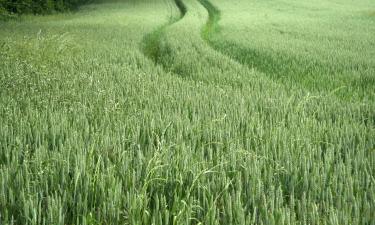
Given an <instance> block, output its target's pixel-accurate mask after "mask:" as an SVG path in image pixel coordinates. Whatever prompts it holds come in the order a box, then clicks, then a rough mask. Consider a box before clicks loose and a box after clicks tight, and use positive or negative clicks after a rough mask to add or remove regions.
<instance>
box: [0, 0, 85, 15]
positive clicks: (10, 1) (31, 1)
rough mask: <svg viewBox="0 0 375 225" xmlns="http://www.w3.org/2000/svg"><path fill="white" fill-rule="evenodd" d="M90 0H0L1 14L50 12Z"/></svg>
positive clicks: (67, 8)
mask: <svg viewBox="0 0 375 225" xmlns="http://www.w3.org/2000/svg"><path fill="white" fill-rule="evenodd" d="M89 1H91V0H0V14H1V13H15V14H25V13H33V14H48V13H52V12H61V11H66V10H71V9H74V8H77V7H78V6H80V5H82V4H85V3H87V2H89Z"/></svg>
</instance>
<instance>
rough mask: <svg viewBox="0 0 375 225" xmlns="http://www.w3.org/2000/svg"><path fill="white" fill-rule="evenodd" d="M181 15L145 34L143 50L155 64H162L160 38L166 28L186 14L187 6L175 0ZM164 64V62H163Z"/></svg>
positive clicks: (179, 0)
mask: <svg viewBox="0 0 375 225" xmlns="http://www.w3.org/2000/svg"><path fill="white" fill-rule="evenodd" d="M174 2H175V4H176V6H177V8H178V10H179V11H180V15H179V16H178V17H171V18H170V20H169V21H168V22H167V23H166V24H164V25H162V26H160V27H159V28H157V29H156V30H154V31H153V32H151V33H149V34H147V35H146V36H144V38H143V40H142V44H141V49H142V52H143V53H144V54H145V55H146V56H147V57H149V58H150V59H151V60H152V61H154V63H155V64H160V59H161V58H162V55H163V53H162V52H163V49H161V45H160V39H161V37H162V36H163V34H164V31H165V29H166V28H167V27H168V26H170V25H172V24H174V23H176V22H178V21H179V20H181V19H182V18H183V17H184V16H185V14H186V7H185V5H184V4H183V3H182V1H181V0H174ZM161 65H162V64H161Z"/></svg>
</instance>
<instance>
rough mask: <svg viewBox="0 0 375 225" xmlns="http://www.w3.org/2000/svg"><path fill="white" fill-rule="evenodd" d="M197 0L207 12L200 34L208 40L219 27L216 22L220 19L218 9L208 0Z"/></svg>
mask: <svg viewBox="0 0 375 225" xmlns="http://www.w3.org/2000/svg"><path fill="white" fill-rule="evenodd" d="M199 2H200V3H201V4H202V5H203V7H204V8H206V10H207V12H208V20H207V23H206V25H205V26H204V27H203V30H202V36H203V39H205V40H206V41H207V42H209V38H210V35H212V34H213V33H214V32H216V31H217V30H218V28H219V25H218V22H219V20H220V10H219V9H218V8H216V7H215V6H214V5H213V4H212V3H211V2H210V1H208V0H199Z"/></svg>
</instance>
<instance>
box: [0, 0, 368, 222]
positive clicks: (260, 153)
mask: <svg viewBox="0 0 375 225" xmlns="http://www.w3.org/2000/svg"><path fill="white" fill-rule="evenodd" d="M286 2H287V3H290V4H292V3H293V4H297V6H300V7H301V8H302V9H301V8H298V7H294V9H293V12H295V13H296V14H298V13H302V14H303V13H304V10H305V8H303V7H302V6H305V5H307V6H306V7H308V8H311V7H313V6H311V5H310V4H309V3H307V1H302V2H301V3H296V2H294V1H292V0H288V1H286ZM361 2H362V0H361ZM363 2H365V0H363ZM179 4H180V5H179V6H178V5H176V4H175V2H174V1H151V0H149V1H146V0H145V1H129V2H118V3H107V4H100V5H89V6H87V7H84V8H83V9H82V11H80V12H79V13H76V14H66V15H63V14H62V15H51V16H45V17H37V16H29V17H26V18H27V20H23V21H10V22H6V23H5V22H1V23H0V26H1V28H2V30H1V32H0V48H1V51H0V87H1V88H0V105H1V107H0V224H327V225H328V224H337V225H339V224H340V225H341V224H348V225H349V224H373V221H375V218H374V215H373V213H372V211H373V208H374V206H375V194H374V193H375V183H374V182H375V180H374V174H375V169H374V166H373V165H375V151H374V146H375V143H374V140H375V129H374V125H375V116H374V112H375V110H374V108H375V107H374V106H375V105H374V103H373V102H372V101H370V99H371V98H370V97H369V98H368V100H366V99H365V98H354V97H353V98H341V97H342V96H338V95H337V92H339V91H343V90H341V89H337V90H336V91H335V90H332V89H331V87H330V88H323V89H315V88H312V87H311V86H308V85H307V86H304V83H303V82H299V85H296V83H295V81H293V80H292V78H290V82H286V81H287V80H288V79H286V81H282V80H280V79H278V78H276V77H277V75H274V74H273V73H272V71H271V72H270V71H267V70H262V69H261V68H259V67H257V66H256V65H255V64H254V68H252V66H249V62H250V61H241V60H239V58H237V57H235V56H234V54H235V51H233V48H228V49H224V47H225V46H228V45H223V46H219V47H220V49H219V47H218V46H216V45H215V43H218V41H222V42H225V43H232V44H233V45H235V46H240V44H242V45H244V46H245V47H246V48H253V47H254V46H255V47H257V46H258V47H259V46H260V44H259V42H254V43H251V42H250V41H247V40H245V39H239V37H240V36H241V35H249V33H248V32H249V31H248V29H247V28H248V27H247V26H248V25H249V26H250V25H253V24H252V23H253V22H252V20H244V19H243V18H247V17H243V16H244V14H246V13H245V12H243V11H237V9H238V8H236V7H241V6H242V7H243V8H244V10H245V9H249V8H248V7H249V4H250V3H246V2H245V1H239V2H238V3H236V4H238V5H236V4H235V3H233V5H232V4H231V3H229V2H225V1H221V0H220V1H214V2H212V3H210V4H212V6H215V7H216V8H217V9H218V10H220V15H221V16H220V20H216V19H215V20H210V18H212V17H210V16H209V12H208V11H207V8H208V7H207V5H205V4H201V2H199V1H195V0H183V1H179ZM251 4H253V6H259V4H260V5H262V4H265V3H262V2H258V1H254V2H252V3H251ZM298 4H302V5H298ZM347 4H349V3H347ZM363 4H365V3H363ZM366 4H367V3H366ZM358 5H359V6H360V5H361V4H359V3H358ZM181 6H183V7H181ZM224 6H225V7H224ZM269 7H270V9H265V8H262V7H260V6H259V9H263V10H265V11H267V12H268V10H274V11H278V9H277V8H272V6H269ZM275 7H276V6H275ZM353 7H355V6H353ZM182 8H183V9H186V12H185V13H184V16H183V17H178V15H180V13H181V9H182ZM345 9H346V10H349V8H345ZM245 11H246V10H245ZM237 12H241V13H237ZM350 12H351V11H350ZM210 13H212V12H210ZM176 15H177V17H176ZM361 15H362V14H361ZM171 17H172V18H179V19H178V20H177V19H175V20H173V23H172V22H170V21H171V20H170V18H171ZM231 17H233V18H237V19H236V20H243V22H242V23H238V24H237V23H236V26H233V27H231V26H229V25H228V24H231V23H232V22H233V21H232V20H231V19H230V18H231ZM250 18H252V19H254V18H253V17H250ZM330 18H335V17H330ZM233 20H234V19H233ZM337 20H339V18H337ZM210 21H213V22H210ZM244 21H248V22H244ZM334 21H335V20H334ZM261 22H262V23H264V26H266V25H267V23H266V22H265V21H261ZM352 22H353V23H358V25H359V26H362V25H363V24H365V23H368V21H367V20H366V19H364V20H355V21H352ZM232 25H233V24H232ZM211 26H216V28H218V29H219V30H217V29H216V28H215V29H211V28H210V27H211ZM323 28H324V29H326V27H322V29H323ZM232 29H235V30H236V33H231V34H230V32H231V30H232ZM306 29H308V28H306ZM311 29H319V27H313V28H311ZM297 31H298V29H297V30H296V31H295V32H297ZM323 31H325V30H322V32H323ZM155 32H156V33H155ZM156 34H157V35H156ZM255 34H257V35H259V36H261V35H263V33H262V32H260V31H259V33H255V32H254V33H253V35H254V36H256V35H255ZM150 35H151V36H150ZM149 37H152V38H151V39H149ZM279 38H280V40H282V38H281V37H279ZM315 38H316V37H313V40H314V43H315V41H318V40H316V39H315ZM343 38H347V37H343ZM367 38H368V37H367V36H363V37H362V38H361V40H362V42H360V43H358V45H361V46H362V45H363V46H366V43H371V40H368V39H367ZM323 42H324V41H323ZM334 44H337V43H336V42H334ZM155 46H157V47H156V48H154V47H155ZM270 46H271V47H272V46H273V43H270ZM245 47H244V48H243V49H245V50H246V48H245ZM368 47H369V48H370V46H368ZM221 48H222V49H221ZM153 49H157V50H153ZM241 49H242V48H241ZM314 49H315V48H313V50H314ZM218 50H219V51H218ZM338 50H342V51H344V50H343V49H342V48H339V49H338ZM150 52H151V53H150ZM302 53H303V52H299V54H302ZM290 54H291V53H290ZM353 54H354V53H353ZM366 54H370V52H368V53H366ZM154 56H155V57H154ZM316 57H318V56H316ZM337 57H338V60H342V58H340V57H341V56H337ZM318 58H319V57H318ZM156 59H157V60H156ZM358 60H363V63H364V64H366V65H369V66H373V65H372V62H371V59H368V60H367V61H366V59H363V58H360V59H358ZM270 66H272V64H270ZM296 67H297V66H296ZM288 74H290V76H291V77H293V76H296V74H294V73H293V69H290V70H289V73H288ZM319 75H320V74H316V76H317V77H318V78H319ZM337 76H338V75H337ZM300 79H301V80H302V81H303V78H300ZM306 79H309V78H306ZM322 79H323V78H322ZM332 82H333V83H334V82H337V86H336V85H333V86H332V87H335V88H337V87H340V86H341V84H340V82H339V80H338V78H337V79H336V75H332ZM361 88H362V89H361ZM345 90H346V91H348V90H349V91H352V92H351V93H353V95H354V94H356V93H368V95H369V96H370V95H371V94H372V91H373V89H371V86H355V88H354V87H353V89H345ZM354 90H357V91H358V92H355V91H354ZM349 94H350V93H349Z"/></svg>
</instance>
